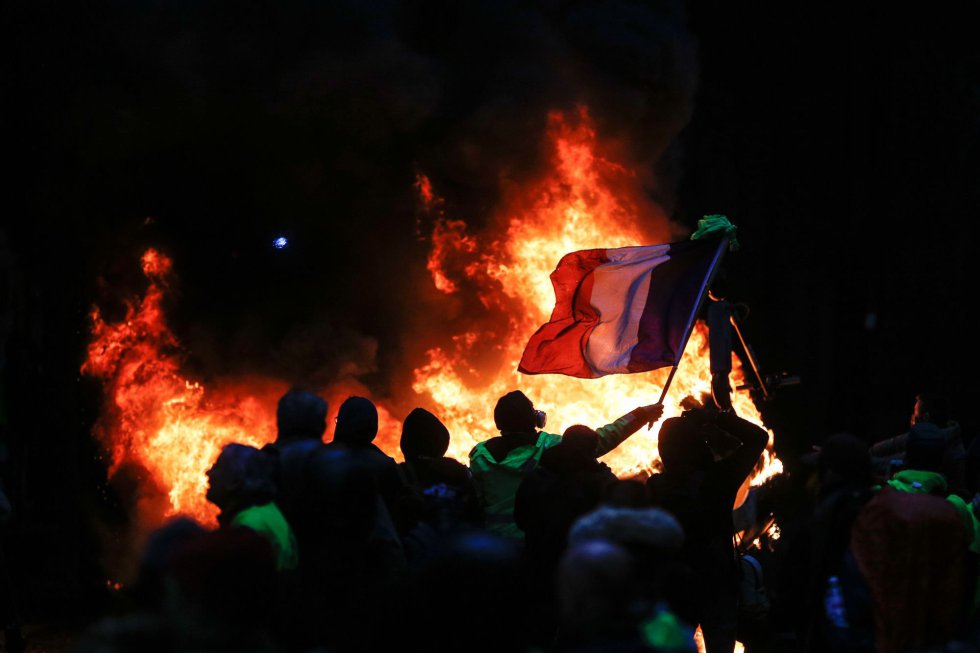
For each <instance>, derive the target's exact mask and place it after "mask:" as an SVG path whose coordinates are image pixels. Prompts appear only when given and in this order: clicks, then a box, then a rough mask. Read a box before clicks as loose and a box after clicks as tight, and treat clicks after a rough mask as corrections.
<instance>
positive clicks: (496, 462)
mask: <svg viewBox="0 0 980 653" xmlns="http://www.w3.org/2000/svg"><path fill="white" fill-rule="evenodd" d="M661 415H663V406H662V405H660V404H652V405H649V406H641V407H639V408H636V409H634V410H632V411H630V412H629V413H627V414H626V415H623V416H622V417H620V418H619V419H617V420H616V421H615V422H613V423H612V424H607V425H606V426H603V427H600V428H598V429H596V433H597V434H598V435H599V438H598V443H597V446H596V451H595V454H594V456H595V457H596V458H599V457H601V456H604V455H605V454H607V453H609V452H610V451H612V450H613V449H615V448H616V447H617V446H619V444H620V443H622V442H623V441H624V440H626V438H628V437H629V436H631V435H632V434H633V433H635V432H636V431H638V430H639V429H640V427H641V426H643V425H644V424H652V423H653V422H655V421H657V420H658V419H660V416H661ZM545 417H546V416H545V414H544V412H543V411H539V410H535V408H534V405H533V404H532V403H531V400H530V399H528V398H527V396H526V395H525V394H524V393H523V392H521V391H519V390H514V391H513V392H509V393H507V394H506V395H504V396H503V397H501V398H500V399H499V400H498V401H497V405H496V406H495V407H494V410H493V420H494V424H495V425H496V427H497V429H498V430H499V431H500V436H498V437H495V438H490V439H489V440H487V441H485V442H481V443H479V444H477V445H476V446H475V447H474V448H473V450H472V451H470V470H471V471H472V472H473V479H474V481H475V482H476V489H477V492H478V493H479V496H480V503H481V505H482V506H483V508H484V512H485V515H486V520H487V528H488V529H490V530H491V531H492V532H494V533H497V534H498V535H503V536H505V537H513V538H521V537H523V532H522V531H521V530H520V529H519V528H518V527H517V525H516V524H515V523H514V499H515V497H516V495H517V488H518V487H519V486H520V484H521V481H522V480H523V477H524V474H526V473H527V472H529V471H531V470H532V469H534V468H535V467H537V465H538V463H539V462H540V460H541V456H542V454H543V453H544V452H545V450H546V449H549V448H551V447H553V446H555V445H557V444H558V443H559V442H560V441H561V437H560V436H558V435H554V434H552V433H546V432H544V431H542V430H539V429H543V428H544V426H545Z"/></svg>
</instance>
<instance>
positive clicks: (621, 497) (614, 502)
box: [602, 479, 650, 508]
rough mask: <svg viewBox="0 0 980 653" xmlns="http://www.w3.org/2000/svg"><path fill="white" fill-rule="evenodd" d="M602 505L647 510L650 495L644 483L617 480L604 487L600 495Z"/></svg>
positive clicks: (632, 480) (633, 480) (631, 480)
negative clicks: (604, 489)
mask: <svg viewBox="0 0 980 653" xmlns="http://www.w3.org/2000/svg"><path fill="white" fill-rule="evenodd" d="M602 505H604V506H618V507H620V508H647V507H649V506H650V493H649V491H648V490H647V486H646V483H644V482H643V481H640V480H636V479H617V481H616V482H615V483H612V484H611V485H609V486H608V487H606V491H605V493H604V494H603V495H602Z"/></svg>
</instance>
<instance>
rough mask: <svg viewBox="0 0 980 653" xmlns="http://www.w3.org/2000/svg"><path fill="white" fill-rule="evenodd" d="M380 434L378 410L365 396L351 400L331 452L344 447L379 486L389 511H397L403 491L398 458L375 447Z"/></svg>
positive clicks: (339, 420)
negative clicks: (375, 440) (396, 459)
mask: <svg viewBox="0 0 980 653" xmlns="http://www.w3.org/2000/svg"><path fill="white" fill-rule="evenodd" d="M377 435H378V409H377V407H376V406H375V405H374V403H373V402H372V401H371V400H370V399H367V398H365V397H353V396H352V397H348V398H347V399H345V400H344V403H342V404H341V405H340V410H339V411H338V412H337V425H336V426H335V427H334V433H333V440H331V441H330V442H329V443H328V444H327V447H328V448H329V449H336V448H342V449H343V450H344V451H347V452H348V453H349V454H350V456H351V460H350V462H351V463H352V464H354V465H355V466H356V467H357V468H358V469H359V470H360V471H361V472H363V473H366V474H368V475H370V477H371V478H372V479H374V481H375V483H377V487H378V490H379V491H380V492H381V496H382V497H383V498H384V501H385V505H386V506H387V507H388V510H389V512H392V513H393V512H394V510H395V507H396V503H397V501H398V498H399V495H400V491H401V485H402V483H401V479H400V477H399V475H398V468H397V463H396V462H395V459H394V458H392V457H391V456H389V455H388V454H386V453H385V452H383V451H381V449H379V448H378V447H377V445H375V444H374V438H375V437H377Z"/></svg>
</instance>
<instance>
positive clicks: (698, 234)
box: [691, 213, 739, 252]
mask: <svg viewBox="0 0 980 653" xmlns="http://www.w3.org/2000/svg"><path fill="white" fill-rule="evenodd" d="M737 230H738V227H736V226H735V225H733V224H732V223H731V222H729V220H728V218H727V217H726V216H723V215H720V214H717V213H714V214H712V215H706V216H704V217H703V218H701V219H700V220H698V228H697V231H695V232H694V233H693V234H691V240H701V239H702V238H709V237H711V236H728V250H729V251H730V252H734V251H736V250H738V247H739V245H738V240H737V239H736V238H735V232H736V231H737Z"/></svg>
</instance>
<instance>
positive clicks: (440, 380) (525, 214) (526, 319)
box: [82, 108, 781, 522]
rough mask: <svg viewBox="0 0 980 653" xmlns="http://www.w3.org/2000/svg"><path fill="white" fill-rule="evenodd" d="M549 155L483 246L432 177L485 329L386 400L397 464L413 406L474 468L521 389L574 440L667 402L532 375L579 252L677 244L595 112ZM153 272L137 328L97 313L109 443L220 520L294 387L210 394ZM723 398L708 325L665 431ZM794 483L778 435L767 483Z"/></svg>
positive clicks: (176, 497) (567, 126) (577, 119)
mask: <svg viewBox="0 0 980 653" xmlns="http://www.w3.org/2000/svg"><path fill="white" fill-rule="evenodd" d="M545 144H546V146H547V148H549V149H550V151H551V166H550V167H549V168H548V170H547V172H546V173H544V174H542V175H541V176H539V178H537V179H536V180H534V181H531V182H529V183H528V184H527V185H525V186H522V187H520V188H511V189H509V190H508V193H507V199H506V201H505V203H504V205H503V208H501V210H500V211H499V212H498V215H497V217H496V225H497V229H496V230H494V229H492V228H491V229H487V230H485V231H484V232H481V233H471V231H470V228H469V226H468V225H467V223H466V222H464V221H462V220H459V219H456V218H455V217H451V216H447V215H445V214H444V210H445V209H444V207H445V203H444V202H442V201H441V200H440V198H439V197H438V196H437V195H436V189H435V186H434V184H433V183H432V182H431V181H430V180H429V179H428V178H427V177H424V176H420V177H419V178H418V180H417V182H416V188H417V190H418V192H419V195H420V201H421V203H422V205H423V209H425V210H428V211H431V212H433V213H434V215H433V216H432V221H433V225H434V226H433V231H432V236H431V238H432V249H431V253H430V256H429V260H428V264H427V267H428V270H429V272H430V273H431V277H432V283H433V284H434V286H435V287H436V289H438V291H440V292H441V293H442V294H444V295H445V296H446V297H447V299H449V300H456V301H460V302H462V305H463V306H465V307H473V312H475V314H476V319H474V318H473V317H472V316H471V314H469V313H468V312H464V314H462V315H456V316H452V315H449V316H447V320H446V321H447V323H448V325H449V326H450V327H451V331H450V333H449V334H448V335H447V336H446V337H445V338H444V341H443V343H442V344H441V345H439V346H437V347H433V348H431V349H429V350H428V351H427V352H426V354H425V361H424V362H422V363H421V364H420V365H418V366H417V367H415V369H414V371H413V372H412V374H413V377H414V383H413V385H412V391H413V392H412V393H411V394H410V395H408V396H396V397H391V398H386V397H376V403H377V404H378V405H379V409H380V412H381V432H382V435H381V436H379V444H380V445H381V446H382V448H383V449H385V450H386V452H387V453H389V454H390V455H397V454H398V452H397V451H396V446H397V445H396V443H397V432H398V431H399V424H398V422H397V420H396V419H393V418H392V416H393V415H394V416H397V415H398V414H399V412H398V407H399V406H406V405H411V406H415V405H426V406H429V407H431V408H432V410H433V412H435V413H436V414H438V415H439V417H440V418H441V419H442V421H443V422H444V423H445V424H446V426H447V427H448V428H449V430H450V433H451V434H452V441H451V444H450V450H449V455H451V456H453V457H455V458H457V459H458V460H464V461H465V459H466V455H467V453H468V452H469V450H470V449H471V448H472V447H473V446H474V445H475V444H476V443H477V442H479V441H481V440H485V439H487V438H489V437H491V436H493V435H495V433H494V432H493V426H492V424H493V422H492V420H491V419H490V417H489V415H490V410H491V408H492V402H493V400H494V399H495V398H496V397H498V396H501V395H503V394H504V393H506V392H507V391H509V390H511V389H513V388H516V387H520V388H522V389H523V390H524V391H525V392H526V393H527V394H528V395H530V396H533V397H534V401H535V403H536V404H537V405H540V406H544V407H554V408H553V409H552V410H551V411H549V412H551V414H552V415H553V416H554V417H555V418H557V421H558V424H557V425H556V426H557V427H559V428H562V429H563V428H565V427H567V426H569V425H571V424H576V423H580V424H594V425H599V424H602V423H604V420H606V419H607V418H608V417H609V416H610V415H617V414H622V413H625V412H627V411H628V410H629V409H631V408H632V407H633V406H635V405H639V404H643V403H649V402H650V401H651V400H652V399H653V398H655V397H657V396H659V393H660V389H661V387H662V386H663V383H664V381H665V378H666V376H667V370H657V371H654V372H651V373H646V374H629V375H612V376H607V377H604V378H600V379H590V380H582V379H574V378H569V377H561V376H554V375H548V376H523V375H520V374H519V373H518V372H517V362H518V361H519V359H520V356H521V353H522V350H523V348H524V345H525V344H526V342H527V339H528V337H529V336H530V334H531V333H533V332H534V330H535V329H536V328H537V326H538V325H539V324H541V323H542V322H544V321H546V320H547V317H548V311H549V310H550V307H551V305H552V303H553V297H552V289H551V285H550V282H549V273H550V272H551V270H552V269H553V268H554V266H555V264H556V262H557V261H558V259H560V258H561V256H562V255H563V254H565V253H567V252H570V251H573V250H577V249H588V248H596V247H616V246H626V245H634V244H638V243H647V242H658V241H663V240H666V239H667V238H669V237H670V236H671V235H672V232H671V231H670V228H669V227H668V223H667V221H666V219H665V218H664V216H663V215H662V213H661V212H660V210H659V209H658V208H657V207H656V206H655V205H653V204H651V203H650V202H649V201H644V200H643V199H642V193H641V192H639V191H638V190H637V189H636V175H635V174H634V173H633V172H632V171H631V170H630V169H629V168H628V167H626V166H625V165H624V164H621V163H619V162H617V161H615V160H613V159H611V158H609V156H608V155H607V154H606V150H607V149H609V148H606V147H604V145H603V144H602V143H601V141H600V139H599V137H598V135H597V133H596V130H595V127H594V125H593V123H592V120H591V118H590V116H589V113H588V111H587V110H586V109H584V108H582V109H580V110H579V111H578V112H577V113H576V114H574V115H570V116H569V115H566V114H563V113H560V112H553V113H552V114H550V116H549V128H548V131H547V137H546V140H545ZM631 188H632V191H630V189H631ZM648 225H659V226H654V227H650V226H648ZM494 233H496V234H497V235H494ZM142 265H143V272H144V274H145V275H146V278H147V280H148V287H147V290H146V292H145V294H144V295H143V297H142V298H140V299H139V300H131V301H129V302H128V303H127V307H126V315H125V317H124V319H122V320H121V321H119V322H117V323H108V322H106V321H105V320H104V318H103V316H102V313H101V312H100V311H99V309H98V308H94V309H93V311H92V336H93V337H92V342H91V344H90V346H89V351H88V359H87V361H86V362H85V364H84V366H83V368H82V369H83V372H85V373H86V374H90V375H93V376H96V377H98V378H99V379H101V380H102V382H103V384H104V387H105V395H106V403H105V408H104V411H103V415H102V418H101V419H100V421H99V423H98V425H97V427H96V434H97V436H98V437H99V439H100V441H101V442H102V443H103V445H104V446H105V448H106V450H107V451H108V452H109V455H110V457H111V466H110V474H112V473H115V472H116V471H117V470H118V469H120V467H121V466H122V465H125V464H134V465H137V466H138V467H139V468H141V469H143V470H145V472H146V477H145V478H144V479H143V480H142V483H143V485H145V486H148V487H149V486H153V485H156V486H159V487H160V488H162V490H163V491H164V492H165V493H166V496H167V502H168V503H167V507H166V510H165V513H166V514H168V515H169V514H177V513H181V514H188V515H191V516H193V517H195V518H197V519H200V520H202V521H205V522H212V521H213V520H214V515H215V509H214V507H213V506H211V505H209V504H208V503H207V502H206V500H205V498H204V496H205V490H206V477H205V474H204V472H205V471H206V470H207V469H208V467H209V466H210V465H211V464H212V463H213V462H214V459H215V457H216V456H217V454H218V452H219V451H220V449H221V447H222V446H224V445H225V444H227V443H229V442H240V443H243V444H249V445H252V446H258V447H261V446H262V445H263V444H265V443H268V442H271V441H272V440H273V439H274V437H275V419H274V406H275V401H276V399H277V398H278V397H279V396H280V395H281V394H282V393H283V391H284V390H285V389H286V387H287V385H288V384H287V382H286V381H284V380H280V379H275V378H268V377H252V378H240V377H239V378H222V379H215V380H214V381H205V380H202V379H197V378H193V377H192V376H191V375H190V374H188V373H187V372H185V370H184V366H183V358H182V350H181V345H180V343H179V341H178V340H177V338H176V337H175V336H174V334H173V333H172V332H171V331H170V329H169V328H168V327H167V324H166V321H165V318H164V314H163V308H162V304H163V300H164V297H165V294H166V292H167V289H168V284H169V278H170V274H171V267H172V265H171V262H170V260H169V259H168V258H166V257H165V256H163V255H162V254H161V253H159V252H157V251H156V250H152V249H151V250H148V251H147V252H146V253H145V254H144V255H143V258H142ZM733 358H734V357H733ZM733 365H734V379H733V381H734V385H736V387H737V386H739V385H741V384H743V383H744V374H743V373H742V371H741V367H740V364H739V361H738V360H737V359H734V360H733ZM351 391H354V392H357V393H358V394H367V395H368V396H370V393H369V392H368V391H367V388H365V387H364V386H359V387H355V386H351V385H350V384H346V385H345V384H343V383H340V382H338V383H335V384H333V385H331V386H330V387H329V388H326V392H325V394H326V395H327V396H328V397H329V398H330V399H331V408H332V409H333V410H336V406H337V405H338V404H339V402H340V400H342V399H343V398H344V397H345V396H346V394H349V393H350V392H351ZM710 392H711V372H710V369H709V357H708V342H707V337H706V329H705V328H704V327H703V326H702V325H698V327H697V328H696V329H695V331H694V333H693V334H692V337H691V339H690V342H689V343H688V346H687V349H686V355H685V356H684V357H683V359H682V361H681V365H680V368H679V370H678V372H677V374H676V376H675V378H674V380H673V383H672V387H671V392H670V394H669V396H668V397H667V400H666V403H665V412H664V418H667V417H671V416H676V415H679V414H680V413H681V411H682V406H681V401H682V400H683V399H684V398H686V397H702V396H704V395H706V394H709V393H710ZM733 402H734V404H735V408H736V411H737V412H738V414H739V415H742V416H743V417H745V418H746V419H749V420H750V421H753V422H755V423H757V424H761V418H760V415H759V412H758V410H757V409H756V407H755V405H754V404H753V403H752V401H751V399H750V398H749V397H748V396H746V395H745V394H742V393H736V394H735V396H734V397H733ZM606 462H607V463H608V464H609V465H610V466H611V467H612V468H613V470H614V471H615V472H616V473H617V474H618V475H620V476H637V475H640V476H642V475H648V474H650V473H652V472H653V471H655V470H656V469H657V466H658V462H657V435H656V431H651V432H649V433H644V434H638V435H637V436H636V437H633V438H631V439H630V440H628V441H627V442H626V443H624V444H623V445H621V446H620V447H619V448H618V449H616V450H615V452H613V453H612V454H610V455H609V456H608V458H607V459H606ZM779 471H781V465H780V463H779V461H778V460H777V459H775V457H774V456H773V454H772V434H771V433H770V444H769V448H768V449H767V451H766V453H765V455H764V458H763V460H761V461H760V464H759V466H758V468H757V470H756V473H755V474H754V476H753V479H752V484H753V485H759V484H761V483H763V482H764V481H765V480H766V479H768V478H770V477H771V476H773V475H774V474H777V473H779ZM158 517H162V515H159V516H158Z"/></svg>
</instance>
